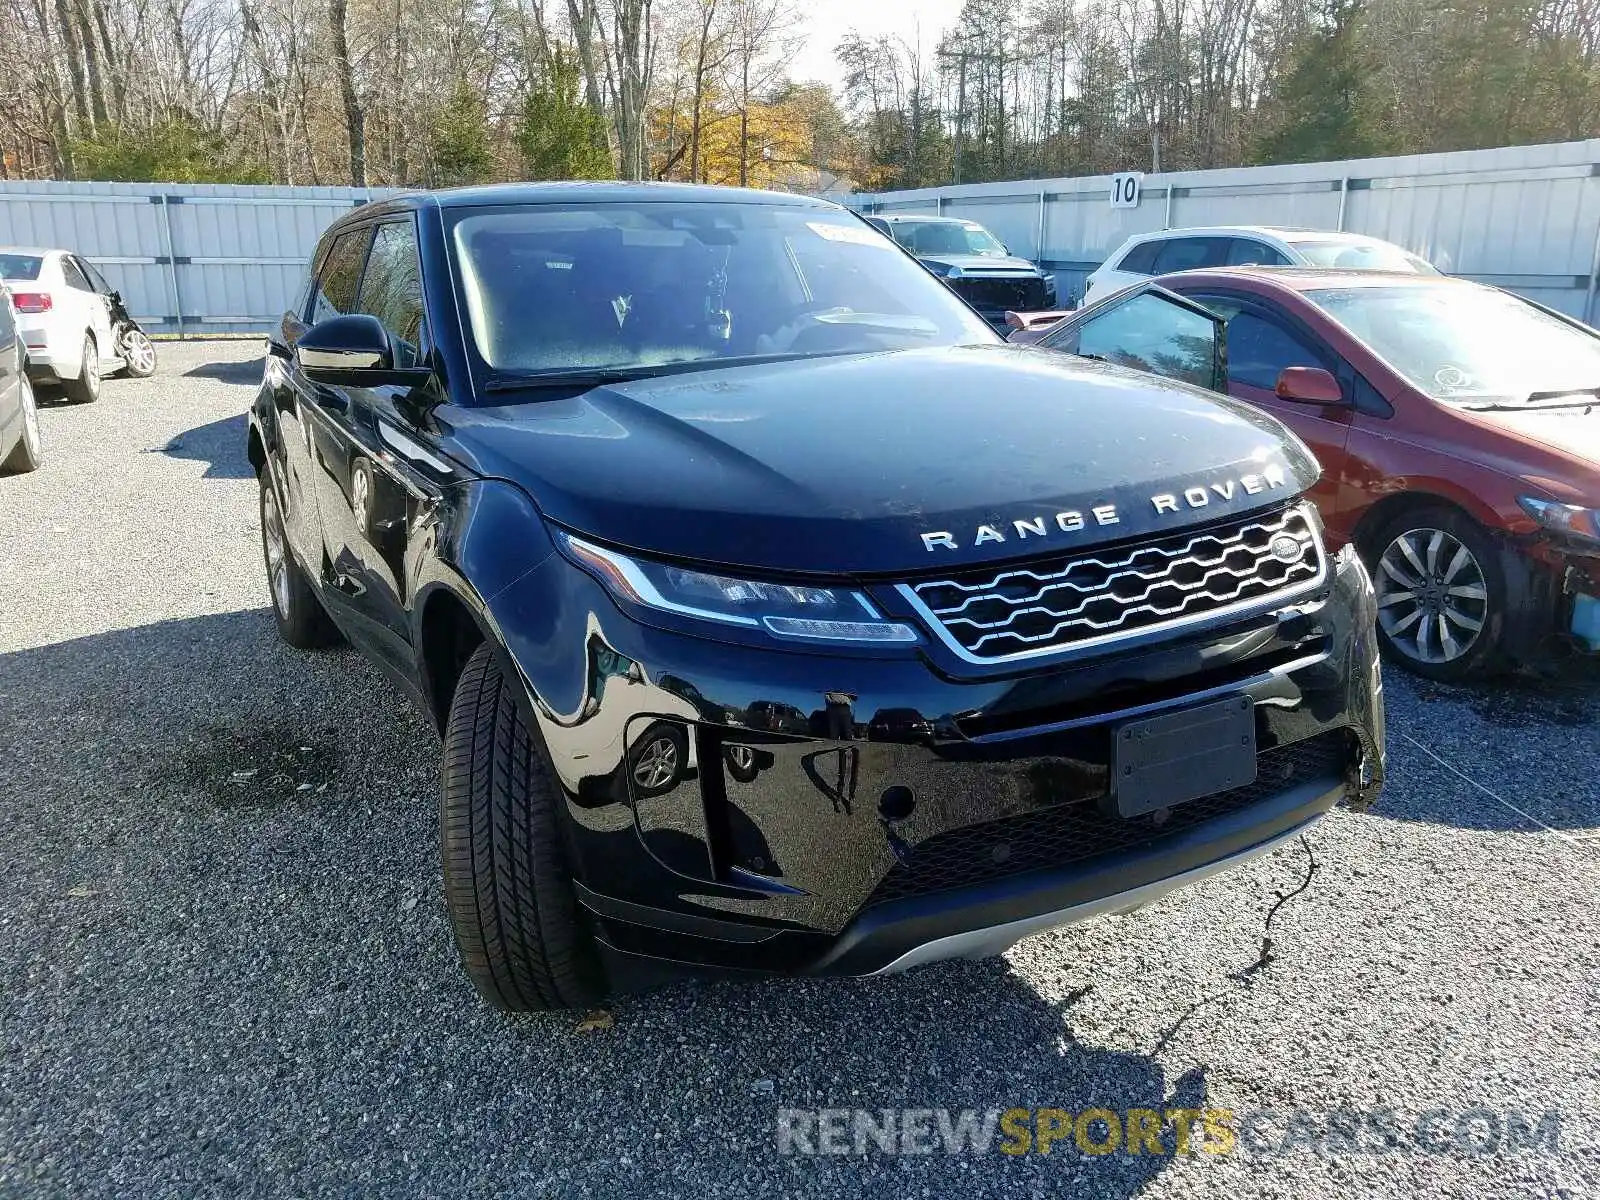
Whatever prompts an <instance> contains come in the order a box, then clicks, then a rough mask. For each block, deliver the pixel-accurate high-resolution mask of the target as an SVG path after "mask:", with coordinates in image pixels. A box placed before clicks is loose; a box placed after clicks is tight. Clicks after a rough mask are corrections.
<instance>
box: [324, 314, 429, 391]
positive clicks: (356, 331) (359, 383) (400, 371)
mask: <svg viewBox="0 0 1600 1200" xmlns="http://www.w3.org/2000/svg"><path fill="white" fill-rule="evenodd" d="M294 360H295V362H296V363H297V364H298V365H299V367H300V370H301V371H303V372H304V373H305V377H306V378H307V379H309V380H311V382H313V383H321V384H327V385H330V386H332V387H358V388H374V387H385V386H394V387H418V386H420V385H421V384H423V383H425V382H427V379H428V376H429V375H430V374H431V372H429V371H428V370H427V369H425V368H419V367H397V366H395V364H394V345H393V343H392V342H391V341H390V338H389V331H388V330H387V329H385V328H384V327H383V322H382V321H380V320H378V318H377V317H374V316H369V315H368V314H366V313H351V314H349V315H348V316H343V317H330V318H328V319H327V320H326V321H319V322H318V323H317V324H315V325H313V326H312V327H311V328H310V329H308V330H306V331H305V332H304V333H303V334H301V335H300V340H299V341H297V342H295V344H294Z"/></svg>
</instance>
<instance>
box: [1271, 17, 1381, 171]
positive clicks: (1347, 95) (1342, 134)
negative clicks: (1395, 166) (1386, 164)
mask: <svg viewBox="0 0 1600 1200" xmlns="http://www.w3.org/2000/svg"><path fill="white" fill-rule="evenodd" d="M1319 8H1320V12H1319V13H1318V14H1317V17H1316V19H1315V22H1314V24H1313V25H1312V26H1311V27H1310V28H1309V29H1307V30H1306V31H1305V32H1304V33H1303V34H1301V35H1300V37H1299V38H1298V39H1297V40H1296V44H1295V47H1294V50H1293V51H1292V53H1291V56H1290V60H1289V64H1288V70H1287V72H1286V74H1285V75H1284V78H1283V81H1282V83H1280V84H1279V85H1278V87H1277V88H1276V89H1275V90H1276V95H1275V97H1274V99H1275V100H1276V102H1277V104H1278V105H1279V106H1280V108H1281V111H1282V117H1281V119H1280V121H1279V122H1278V123H1277V125H1276V126H1275V127H1274V128H1271V129H1270V130H1269V131H1268V132H1266V133H1265V134H1264V135H1263V136H1262V137H1260V138H1258V139H1257V140H1256V143H1255V146H1254V148H1253V153H1252V155H1251V157H1252V158H1253V159H1254V161H1256V162H1257V163H1277V162H1328V161H1332V160H1336V159H1341V158H1365V157H1367V156H1369V155H1375V154H1384V153H1387V152H1389V149H1390V147H1391V144H1392V137H1391V132H1390V124H1391V114H1390V112H1389V111H1388V110H1387V107H1386V106H1385V104H1384V102H1383V99H1382V97H1381V95H1380V93H1379V92H1378V89H1377V87H1376V86H1375V84H1376V82H1377V70H1376V64H1375V63H1374V61H1373V59H1372V56H1371V55H1370V53H1369V52H1368V50H1367V47H1366V43H1365V36H1364V30H1363V27H1362V25H1363V23H1362V18H1363V16H1364V13H1365V9H1366V3H1365V0H1322V3H1321V4H1320V5H1319Z"/></svg>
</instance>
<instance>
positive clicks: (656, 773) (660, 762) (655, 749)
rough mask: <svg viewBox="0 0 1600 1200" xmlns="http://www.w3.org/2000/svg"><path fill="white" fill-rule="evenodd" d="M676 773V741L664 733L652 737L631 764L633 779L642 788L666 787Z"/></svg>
mask: <svg viewBox="0 0 1600 1200" xmlns="http://www.w3.org/2000/svg"><path fill="white" fill-rule="evenodd" d="M677 774H678V743H677V742H675V741H673V739H672V738H670V737H668V736H667V735H666V734H661V735H659V736H658V737H655V738H652V739H651V740H650V742H649V743H648V744H647V745H646V746H645V748H644V750H643V752H642V753H640V755H639V757H638V758H637V759H636V760H635V761H634V764H633V781H634V782H635V783H637V784H638V785H639V786H640V787H642V788H651V789H654V788H661V787H666V786H667V784H669V783H671V782H672V780H673V779H674V778H675V777H676V776H677Z"/></svg>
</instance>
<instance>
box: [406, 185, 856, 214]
mask: <svg viewBox="0 0 1600 1200" xmlns="http://www.w3.org/2000/svg"><path fill="white" fill-rule="evenodd" d="M397 200H398V201H416V202H420V203H424V204H426V203H433V204H437V205H439V206H440V207H441V208H471V207H477V206H479V205H486V204H551V203H555V202H560V201H565V202H568V203H578V204H619V203H620V204H626V203H638V202H639V201H650V202H654V201H677V202H679V203H688V204H695V203H700V204H789V205H803V206H805V207H808V208H838V207H840V206H839V205H837V204H835V203H833V202H832V201H831V200H820V199H818V198H817V197H815V196H805V195H800V194H798V193H795V192H767V191H761V190H759V189H756V188H735V187H717V186H715V185H712V184H698V183H623V182H614V181H605V182H593V181H588V180H562V181H559V182H547V183H498V184H488V185H483V186H478V187H462V188H446V189H443V190H441V191H416V192H402V193H400V194H399V195H397V196H390V197H387V198H385V199H384V200H382V201H379V202H378V203H392V202H394V201H397Z"/></svg>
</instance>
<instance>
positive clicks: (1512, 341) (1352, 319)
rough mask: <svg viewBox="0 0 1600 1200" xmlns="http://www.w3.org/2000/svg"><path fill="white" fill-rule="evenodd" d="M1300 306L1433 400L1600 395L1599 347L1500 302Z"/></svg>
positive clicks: (1382, 294) (1345, 295) (1550, 320)
mask: <svg viewBox="0 0 1600 1200" xmlns="http://www.w3.org/2000/svg"><path fill="white" fill-rule="evenodd" d="M1306 296H1307V298H1308V299H1310V300H1311V301H1312V302H1313V303H1315V304H1317V305H1318V306H1319V307H1320V308H1322V310H1323V311H1324V312H1326V313H1327V314H1328V315H1329V316H1331V317H1332V318H1333V319H1334V320H1335V321H1337V322H1339V324H1341V325H1343V326H1344V327H1345V328H1346V329H1348V330H1349V331H1350V332H1351V333H1352V334H1354V335H1355V336H1356V337H1358V338H1360V339H1361V340H1362V341H1363V342H1365V343H1366V344H1367V345H1368V346H1370V347H1372V349H1373V350H1375V351H1376V352H1377V353H1378V354H1380V355H1382V356H1383V358H1384V359H1385V360H1386V361H1387V362H1388V363H1389V364H1390V365H1391V366H1392V367H1394V368H1395V370H1397V371H1399V372H1400V373H1401V374H1402V375H1404V376H1405V377H1406V378H1407V379H1408V380H1410V381H1411V382H1412V383H1413V384H1415V385H1416V386H1417V387H1419V388H1421V389H1422V390H1423V391H1424V392H1427V393H1428V395H1430V396H1433V397H1434V398H1435V399H1439V400H1446V401H1449V402H1451V403H1454V404H1463V405H1474V404H1483V403H1486V402H1487V403H1493V402H1495V401H1500V400H1511V401H1516V402H1519V403H1520V402H1525V401H1527V400H1528V399H1529V398H1530V397H1538V396H1539V395H1540V394H1541V393H1554V394H1562V393H1567V392H1572V391H1575V390H1588V389H1593V388H1597V387H1600V337H1596V336H1595V335H1594V334H1591V333H1586V332H1584V331H1583V330H1581V329H1579V328H1577V327H1576V326H1574V325H1569V324H1568V323H1567V322H1565V321H1563V320H1561V319H1560V318H1559V317H1554V316H1551V315H1550V314H1549V313H1547V312H1544V311H1542V310H1541V309H1538V308H1535V307H1534V306H1533V305H1531V304H1529V303H1527V302H1526V301H1524V300H1520V299H1518V298H1517V297H1516V296H1512V295H1510V294H1508V293H1506V292H1499V291H1494V290H1493V289H1490V288H1482V287H1462V286H1458V285H1442V284H1425V285H1421V286H1411V287H1392V288H1390V287H1363V288H1332V289H1326V290H1316V291H1308V292H1307V293H1306Z"/></svg>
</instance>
